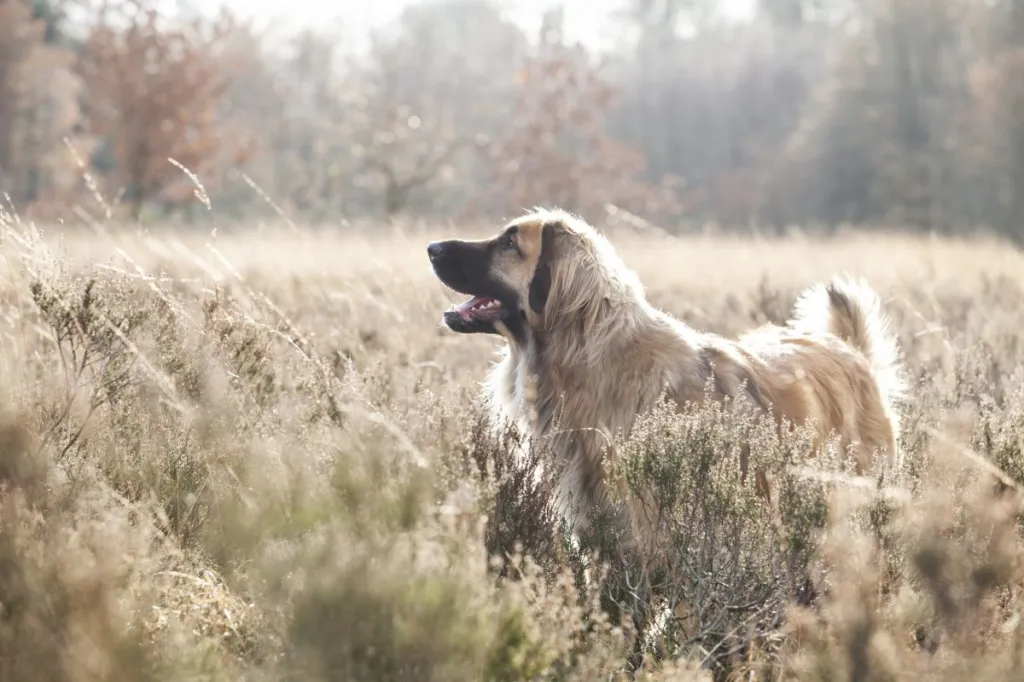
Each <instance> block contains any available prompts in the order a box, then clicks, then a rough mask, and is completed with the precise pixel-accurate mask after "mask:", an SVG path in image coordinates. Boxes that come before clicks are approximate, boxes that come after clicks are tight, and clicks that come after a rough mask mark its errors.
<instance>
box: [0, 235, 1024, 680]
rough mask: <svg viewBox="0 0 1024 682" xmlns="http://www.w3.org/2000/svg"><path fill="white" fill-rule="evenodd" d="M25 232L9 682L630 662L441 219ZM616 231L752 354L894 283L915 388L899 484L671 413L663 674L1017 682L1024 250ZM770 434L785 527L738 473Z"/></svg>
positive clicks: (0, 296)
mask: <svg viewBox="0 0 1024 682" xmlns="http://www.w3.org/2000/svg"><path fill="white" fill-rule="evenodd" d="M0 226H2V233H3V234H2V250H3V255H4V262H3V267H2V268H0V280H2V281H0V314H2V330H0V370H2V372H3V374H2V386H3V393H2V403H0V411H2V420H0V679H3V680H12V681H14V680H32V681H33V682H35V681H37V680H38V681H48V680H53V681H58V680H61V681H63V680H67V681H69V682H70V681H76V682H77V681H79V680H90V681H91V680H118V681H122V680H199V679H202V680H237V679H246V680H291V679H295V680H299V679H301V680H438V681H441V680H443V681H445V682H448V681H458V680H467V681H468V680H495V681H497V680H509V681H511V680H580V681H583V680H586V681H590V680H610V679H625V678H627V677H628V676H629V674H630V673H628V672H627V670H626V668H627V661H628V660H629V659H630V654H631V649H630V637H629V636H628V635H629V634H630V633H629V629H630V627H629V622H630V621H629V620H628V619H625V618H622V617H621V613H620V612H619V610H618V609H617V608H616V600H619V601H621V600H622V599H623V598H626V597H628V592H629V587H628V586H629V584H630V582H629V581H630V576H629V575H628V570H627V569H628V568H629V567H627V566H616V565H614V562H612V563H610V564H607V565H605V564H602V563H601V562H599V561H596V560H595V557H596V556H599V554H598V552H597V550H599V549H601V548H602V543H605V544H606V543H608V542H611V540H610V539H609V538H589V539H588V538H585V539H584V542H583V544H582V546H580V545H576V544H573V543H571V542H568V541H567V540H566V538H565V536H564V534H563V533H562V529H561V527H560V524H559V521H558V519H557V518H556V517H555V516H554V515H553V514H552V513H551V511H550V509H549V507H548V502H549V499H550V489H549V487H548V485H547V484H546V482H545V481H544V480H543V479H540V480H537V479H536V478H535V477H534V476H533V471H534V470H535V469H536V464H537V462H536V461H534V460H535V459H536V458H542V457H543V456H544V452H543V450H542V449H537V450H534V451H532V452H531V453H530V454H528V455H527V456H526V457H525V459H524V458H523V457H521V456H520V455H521V454H522V448H520V447H519V446H520V445H522V442H521V438H520V437H519V436H518V435H517V434H515V433H511V432H507V433H503V434H499V435H495V434H493V433H491V431H490V430H489V429H488V428H487V425H486V424H485V422H484V421H483V415H482V414H481V413H480V409H479V404H480V403H479V400H478V393H477V391H478V382H479V381H480V380H481V379H482V377H483V374H484V371H485V369H486V367H487V363H488V362H489V361H490V359H491V358H492V357H493V353H494V350H495V344H496V340H495V339H492V338H480V337H464V336H457V335H454V334H451V333H449V332H447V331H446V330H444V329H442V328H441V327H440V326H439V319H440V313H441V311H442V310H443V308H444V307H446V306H447V305H448V304H450V303H451V302H452V301H454V300H456V298H457V297H455V296H454V295H452V294H450V293H448V292H446V291H445V290H444V289H443V287H441V285H439V284H438V283H437V282H436V281H435V280H434V278H433V277H432V275H431V273H430V271H429V268H428V265H427V262H426V258H425V253H424V248H423V247H424V245H425V243H426V242H427V241H428V240H429V239H430V238H431V237H434V236H436V234H437V233H438V231H437V230H424V229H413V228H412V227H409V229H405V230H392V229H390V228H389V229H383V228H381V229H380V230H379V231H378V232H377V233H373V232H358V233H356V232H353V233H351V234H348V235H347V236H345V235H341V234H338V233H331V232H327V231H313V230H306V229H301V230H288V229H281V230H276V229H266V230H249V231H242V230H239V231H236V232H232V233H222V234H219V235H217V234H215V235H211V234H206V233H202V234H198V233H194V232H193V233H183V232H178V233H175V232H173V231H170V230H159V229H154V230H150V231H146V232H142V231H138V230H130V229H116V228H115V227H114V226H107V227H106V228H104V229H99V230H96V231H75V230H70V229H62V230H59V229H57V228H55V227H53V228H47V229H46V230H40V229H37V228H36V227H34V226H31V225H26V224H21V223H19V222H18V221H17V220H16V219H15V218H14V217H12V216H5V217H3V218H2V219H0ZM611 236H612V238H613V240H614V242H615V244H616V245H617V246H618V247H619V248H620V249H621V251H622V253H623V255H624V257H625V258H626V260H627V262H629V263H630V264H631V265H632V266H633V267H635V268H636V269H637V270H638V271H639V273H640V274H641V276H642V278H643V280H644V281H645V283H646V285H647V287H648V292H649V296H650V298H651V299H652V300H653V301H654V302H655V303H656V304H657V305H660V306H662V307H664V308H665V309H667V310H669V311H671V312H673V313H675V314H677V315H679V316H680V317H682V318H683V319H685V320H686V321H688V322H690V323H691V324H694V325H696V326H699V327H701V328H704V329H708V330H712V331H716V332H720V333H725V334H733V333H736V332H739V331H741V330H743V329H746V328H749V327H750V326H752V325H755V324H758V323H760V322H763V321H765V320H775V321H780V320H782V319H784V318H785V317H786V315H787V314H788V312H789V308H790V306H791V305H792V303H793V301H794V299H795V296H796V295H797V293H798V292H799V290H800V289H801V288H802V287H803V286H805V285H807V284H809V283H810V282H812V281H814V280H816V279H819V278H822V277H826V276H828V275H830V274H832V273H833V272H836V271H845V272H850V273H856V274H863V275H865V276H867V277H868V278H869V279H870V280H871V281H872V283H873V284H874V285H875V286H876V287H877V288H878V289H879V290H880V291H881V292H882V293H883V295H884V297H885V298H886V301H887V306H888V309H889V311H890V313H891V315H892V317H893V320H894V326H895V328H896V329H897V330H898V332H899V337H900V342H901V344H902V347H903V349H904V353H905V355H906V361H907V365H908V368H909V373H910V380H911V381H910V383H911V391H910V400H909V401H908V403H907V404H906V405H905V406H904V408H903V411H904V415H905V416H904V433H903V437H902V446H903V448H904V450H905V454H906V460H905V463H904V466H903V468H902V470H901V471H900V472H899V473H898V476H897V477H896V478H895V480H892V481H887V487H886V488H885V489H883V490H878V489H877V486H876V485H875V482H874V481H871V480H866V479H858V478H856V477H854V476H852V475H850V474H849V473H848V472H844V471H842V470H841V467H840V466H839V465H838V464H837V463H833V462H827V461H822V460H809V459H808V458H807V455H806V447H805V441H803V440H801V438H800V434H797V435H796V436H794V437H793V438H789V439H787V440H786V441H785V442H778V441H777V440H775V439H774V438H773V436H772V435H771V434H768V433H753V434H751V432H750V429H749V428H748V425H747V424H744V423H743V422H742V420H739V419H738V418H736V417H734V416H733V415H731V414H730V413H729V410H728V409H724V410H718V409H704V410H699V411H691V412H689V413H686V414H682V415H673V414H669V413H655V414H652V415H650V416H649V417H647V418H646V419H644V421H643V422H642V424H641V425H640V428H638V429H637V433H636V434H635V436H634V437H633V439H632V440H631V442H629V443H627V444H625V445H624V452H625V453H626V457H625V459H624V462H623V472H624V474H625V475H626V477H627V480H628V481H629V484H630V486H631V487H632V488H633V489H635V490H639V489H641V488H642V489H644V490H645V491H647V492H648V493H649V494H650V497H651V499H652V500H654V501H655V503H656V504H657V505H659V507H660V510H661V511H662V512H663V513H662V518H663V519H664V526H663V528H664V530H665V533H666V537H668V538H669V539H670V542H668V543H666V545H665V546H664V547H663V548H662V550H663V551H662V554H661V556H660V559H661V562H660V563H659V564H658V570H655V571H653V572H652V575H651V588H652V589H651V590H650V601H649V603H647V605H646V606H648V607H649V608H650V616H651V622H652V623H656V624H657V627H651V628H650V629H649V632H648V633H647V635H648V636H647V638H646V639H645V640H644V642H645V643H644V653H645V654H646V656H645V659H644V663H643V668H642V670H640V671H639V672H637V673H636V677H638V678H640V679H648V680H681V681H682V680H686V681H688V680H698V679H736V680H739V679H743V680H754V679H758V680H769V679H772V680H775V679H779V680H781V679H787V680H789V679H796V680H850V681H854V680H858V681H859V680H903V679H906V680H914V679H918V678H925V679H930V680H950V681H952V680H974V679H984V680H987V681H990V682H991V681H995V680H1011V679H1018V678H1019V677H1020V670H1021V669H1022V668H1021V663H1020V660H1019V659H1020V653H1019V652H1020V650H1021V649H1020V644H1021V642H1022V641H1024V637H1022V630H1021V625H1020V620H1021V609H1022V608H1024V602H1022V597H1021V594H1020V593H1021V585H1022V578H1024V565H1022V559H1024V544H1022V535H1021V531H1022V525H1021V523H1020V521H1021V512H1022V507H1021V486H1022V485H1024V456H1022V454H1021V448H1022V443H1024V370H1022V369H1021V359H1022V356H1024V346H1022V343H1021V341H1020V335H1019V331H1020V329H1021V325H1022V320H1024V287H1022V283H1024V267H1022V266H1024V259H1022V258H1021V256H1020V254H1019V253H1017V252H1015V251H1013V250H1011V249H1008V248H1007V247H1005V246H1003V245H1000V244H998V243H984V242H966V241H965V242H954V241H936V240H925V239H919V238H910V237H903V236H897V235H892V234H888V235H885V234H876V235H874V236H856V235H854V236H848V237H843V238H838V239H835V240H832V241H819V240H812V239H808V238H801V237H799V236H797V235H791V236H788V237H786V238H780V239H762V240H754V239H740V238H725V237H690V238H680V239H669V238H667V237H661V236H653V235H637V234H631V233H627V232H622V231H619V232H613V233H612V234H611ZM740 436H752V437H754V439H755V441H756V442H757V444H758V447H757V448H756V455H757V456H758V457H760V458H761V459H762V461H763V462H764V463H765V465H766V466H769V467H771V468H773V469H774V470H775V471H776V472H777V473H778V475H779V478H780V480H781V481H782V484H783V493H784V494H783V496H782V499H781V524H775V523H773V519H772V518H770V517H769V515H768V514H767V512H766V510H765V509H764V507H763V505H762V503H761V502H760V501H759V499H758V498H757V497H756V496H755V495H753V493H752V491H751V490H749V489H746V488H743V487H742V486H740V485H739V484H738V483H737V466H736V461H735V457H734V456H733V453H734V452H735V448H736V444H737V441H738V437H740ZM531 458H533V459H531ZM624 595H625V597H624ZM673 609H674V611H673ZM667 613H674V615H673V616H672V617H665V614H667Z"/></svg>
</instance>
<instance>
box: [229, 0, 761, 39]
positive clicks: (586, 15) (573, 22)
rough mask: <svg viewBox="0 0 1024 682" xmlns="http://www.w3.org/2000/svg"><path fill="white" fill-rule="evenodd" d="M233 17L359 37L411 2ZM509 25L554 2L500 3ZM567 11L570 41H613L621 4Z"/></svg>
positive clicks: (246, 4) (585, 1) (311, 0)
mask: <svg viewBox="0 0 1024 682" xmlns="http://www.w3.org/2000/svg"><path fill="white" fill-rule="evenodd" d="M222 1H223V2H226V3H227V4H228V5H230V6H231V7H233V8H234V9H235V10H236V11H238V12H240V13H244V14H249V15H251V16H253V17H255V18H257V19H259V20H260V23H264V22H269V23H270V25H271V26H275V25H281V24H284V25H282V28H284V27H285V26H287V27H295V26H301V25H310V26H325V25H327V24H330V23H333V22H337V24H338V27H339V28H343V29H344V30H345V32H346V33H347V34H349V35H352V34H356V35H358V34H360V33H363V32H365V31H366V30H367V29H368V28H370V27H373V26H377V25H380V24H381V23H384V22H386V21H388V20H389V19H393V18H394V17H396V16H398V14H399V13H400V12H401V11H402V8H403V7H405V6H406V5H408V4H411V3H413V2H415V1H416V0H334V2H330V1H329V0H284V1H283V2H282V1H281V0H222ZM753 2H754V0H722V5H723V6H724V5H728V6H729V13H730V14H733V13H736V14H740V15H742V14H745V13H746V12H748V11H749V8H750V7H751V6H752V5H753ZM499 3H500V4H501V5H502V6H503V7H505V8H506V12H507V14H508V16H509V18H510V19H512V20H513V21H516V22H517V23H519V24H521V25H523V26H524V28H527V29H534V28H536V27H537V26H538V25H539V23H540V17H541V15H542V14H543V12H544V11H545V10H546V9H548V8H550V7H552V6H554V5H556V4H558V2H557V0H499ZM561 4H563V5H564V6H565V10H566V26H565V29H566V33H567V34H568V35H567V37H568V38H569V39H570V40H579V41H580V42H582V43H584V44H586V45H588V46H591V47H598V46H601V45H602V44H607V43H608V41H611V40H614V38H615V34H614V32H613V28H612V27H610V26H609V22H608V17H609V15H610V14H611V13H612V12H614V11H615V10H617V9H620V8H621V7H622V6H623V5H624V4H625V3H624V0H562V2H561Z"/></svg>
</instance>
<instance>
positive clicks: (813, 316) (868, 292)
mask: <svg viewBox="0 0 1024 682" xmlns="http://www.w3.org/2000/svg"><path fill="white" fill-rule="evenodd" d="M792 326H793V327H794V328H795V329H797V330H801V331H808V332H818V333H822V332H829V333H832V334H835V335H836V336H838V337H839V338H841V339H842V340H844V341H845V342H847V343H848V344H850V345H851V346H853V347H854V348H856V349H857V350H858V351H860V352H861V353H862V354H863V355H864V357H865V358H867V361H868V364H869V365H870V367H871V373H872V374H873V375H874V377H875V381H876V382H877V383H878V389H879V391H881V393H882V396H883V398H884V399H885V400H886V402H889V401H892V400H898V399H900V398H901V397H903V396H904V393H905V391H906V383H905V379H904V373H903V363H902V361H901V360H900V356H899V345H898V343H897V341H896V336H895V334H893V333H892V332H891V331H890V329H889V319H888V316H887V315H886V314H885V311H884V310H883V309H882V301H881V299H880V298H879V296H878V294H877V293H876V292H875V290H874V289H872V288H871V287H870V286H869V285H868V284H867V283H866V282H864V281H863V280H859V281H851V280H844V279H839V278H835V279H833V280H832V281H830V282H829V283H828V284H818V285H816V286H813V287H811V288H809V289H807V290H806V291H805V292H804V293H803V294H802V295H801V296H800V298H799V299H798V300H797V303H796V309H795V314H794V316H793V321H792Z"/></svg>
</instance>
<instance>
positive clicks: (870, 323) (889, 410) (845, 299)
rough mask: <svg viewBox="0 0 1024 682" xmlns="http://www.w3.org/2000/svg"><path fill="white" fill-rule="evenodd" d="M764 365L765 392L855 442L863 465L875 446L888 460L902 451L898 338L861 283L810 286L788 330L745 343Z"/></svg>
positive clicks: (789, 411) (798, 415)
mask: <svg viewBox="0 0 1024 682" xmlns="http://www.w3.org/2000/svg"><path fill="white" fill-rule="evenodd" d="M739 343H740V345H742V347H743V348H744V349H745V350H747V351H748V352H750V353H751V354H752V355H753V356H754V357H755V358H756V359H757V361H758V364H763V369H764V370H765V371H762V372H757V374H758V375H759V376H758V379H759V380H760V381H761V382H762V383H763V384H764V386H763V387H762V390H764V391H765V392H766V393H767V394H768V395H769V400H770V401H771V402H772V403H773V404H774V405H775V406H776V409H777V410H778V411H779V412H781V413H783V414H786V415H787V416H790V418H792V419H794V420H796V421H801V422H802V421H805V420H806V419H808V418H814V419H816V420H817V421H818V424H819V430H820V431H821V432H822V434H823V435H824V433H826V432H828V431H830V430H834V431H836V432H837V433H838V434H839V436H840V444H841V445H842V446H844V447H846V446H850V445H853V446H854V448H855V452H856V455H857V458H858V464H859V466H860V467H862V468H866V467H868V466H869V464H870V463H869V461H868V460H869V458H870V457H871V454H872V452H873V451H874V450H876V449H878V450H882V451H883V452H884V453H885V455H886V457H887V460H888V462H887V464H888V465H889V466H892V465H893V464H894V463H895V460H896V458H897V457H898V453H897V450H896V440H897V439H898V437H899V417H898V415H897V413H896V410H895V408H894V403H895V401H897V400H898V399H899V398H900V397H902V395H903V392H904V383H903V376H902V374H903V372H902V366H901V363H900V360H899V354H898V350H897V344H896V339H895V337H894V336H893V335H892V334H891V332H890V331H889V329H888V321H887V319H886V316H885V314H884V312H883V311H882V306H881V301H880V300H879V298H878V295H877V294H876V293H875V292H874V291H873V290H872V289H871V288H870V287H868V286H867V285H866V284H864V283H862V282H849V281H844V280H838V279H836V280H833V281H831V282H829V283H828V284H825V285H816V286H814V287H811V288H809V289H808V290H806V291H805V292H804V293H803V294H802V295H801V296H800V298H799V299H798V301H797V304H796V307H795V311H794V316H793V318H792V319H791V320H790V321H789V323H788V324H787V326H785V327H764V328H761V329H758V330H755V331H753V332H751V333H750V334H748V335H746V336H744V337H743V338H742V339H740V341H739Z"/></svg>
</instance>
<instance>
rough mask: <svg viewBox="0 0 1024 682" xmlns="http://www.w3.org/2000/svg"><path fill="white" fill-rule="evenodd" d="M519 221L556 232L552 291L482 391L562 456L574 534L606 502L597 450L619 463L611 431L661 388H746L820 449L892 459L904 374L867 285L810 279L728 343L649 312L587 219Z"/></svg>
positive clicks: (691, 394)
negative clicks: (836, 447) (793, 301)
mask: <svg viewBox="0 0 1024 682" xmlns="http://www.w3.org/2000/svg"><path fill="white" fill-rule="evenodd" d="M515 223H516V224H518V226H519V230H520V234H525V233H529V230H530V229H535V230H543V229H545V227H546V229H553V230H555V232H556V234H557V237H556V238H555V239H554V240H553V246H552V251H553V252H552V253H548V254H546V255H545V257H546V258H547V259H548V262H547V267H549V268H551V272H550V278H551V283H550V290H549V293H548V298H547V305H546V308H545V309H544V311H543V313H542V314H535V313H533V312H527V315H526V317H527V320H528V323H529V324H528V328H529V333H528V334H527V335H526V336H525V338H520V339H515V338H513V337H512V336H511V335H506V336H507V338H508V339H509V344H508V346H507V347H506V348H505V350H504V354H503V358H502V359H501V361H500V362H499V363H498V364H497V366H496V367H495V368H494V369H493V370H492V372H491V375H490V377H489V380H488V383H487V389H488V390H487V392H488V397H489V399H490V400H491V403H492V405H493V406H494V407H495V409H496V412H497V415H498V416H500V417H501V418H503V419H511V420H513V421H515V422H517V423H518V424H519V425H520V427H522V428H524V429H525V430H526V431H527V432H528V433H530V434H531V435H532V436H534V437H539V438H542V439H544V440H545V441H547V443H548V444H549V446H550V447H551V448H552V451H553V452H555V453H558V455H560V456H561V458H562V461H561V462H560V464H561V465H562V466H561V467H560V470H561V472H562V473H561V480H560V492H561V498H560V499H561V500H562V502H563V511H564V512H565V513H566V514H568V516H569V517H570V519H571V520H572V522H573V523H574V525H575V527H576V528H577V529H582V528H585V527H586V519H585V517H586V515H587V513H588V512H589V511H591V510H592V509H593V508H594V507H601V506H602V505H605V504H606V499H607V490H606V488H605V469H604V466H603V463H602V458H603V456H605V455H606V454H607V455H608V456H611V457H614V449H613V448H609V447H608V446H609V445H610V444H611V443H612V442H613V439H614V437H615V436H616V435H623V436H627V437H628V435H629V433H630V431H631V429H632V426H633V423H634V421H635V420H636V418H637V416H638V415H639V414H641V413H642V412H644V411H646V410H648V409H649V408H650V407H652V406H653V405H654V403H655V402H656V401H657V400H658V398H659V397H660V396H662V395H663V394H664V393H666V392H667V395H668V396H669V397H670V398H672V399H673V400H675V401H676V403H678V404H683V403H686V402H698V401H700V400H702V399H704V397H705V395H706V394H705V387H706V386H707V384H708V383H709V381H710V383H711V385H712V386H713V397H714V398H718V399H721V398H725V397H731V398H736V397H738V396H740V395H744V396H746V397H747V398H749V400H750V401H751V402H752V403H753V404H754V405H755V406H756V407H758V408H759V409H761V410H762V411H763V412H764V413H767V414H771V415H773V416H774V417H776V418H777V419H781V418H783V417H785V418H787V419H788V420H790V421H791V422H793V423H795V424H805V423H807V422H808V421H813V422H814V423H815V424H816V426H817V432H818V434H819V439H820V442H821V443H823V442H824V441H825V439H827V438H828V437H829V436H830V435H832V434H834V433H837V434H838V435H839V437H840V444H841V445H842V446H844V447H846V448H849V449H851V450H852V451H853V452H854V455H855V456H856V457H857V460H858V462H859V463H861V465H862V466H864V465H866V464H867V463H868V462H869V461H870V458H871V455H872V454H873V453H874V452H875V451H880V452H882V453H883V454H884V455H885V456H886V457H887V458H888V461H889V462H890V463H891V462H892V458H893V457H894V456H895V455H896V439H897V437H898V432H899V419H898V415H897V413H896V411H895V409H894V407H893V401H894V400H896V399H897V398H898V397H899V395H900V394H901V392H902V386H903V385H902V380H901V378H900V377H901V368H900V364H899V359H898V352H897V346H896V340H895V339H894V338H893V336H892V335H891V334H890V333H889V331H888V328H887V321H886V319H885V316H884V314H883V312H882V310H881V306H880V302H879V300H878V297H877V295H876V294H875V293H874V292H873V291H872V290H871V289H870V288H868V287H867V286H866V285H864V284H863V283H853V282H847V281H844V280H838V279H837V280H834V281H832V282H830V283H829V284H827V285H819V286H816V287H813V288H811V289H809V290H808V291H806V292H805V293H804V294H803V295H802V296H801V297H800V300H799V303H798V305H797V307H796V312H795V315H794V317H793V319H792V321H791V322H790V323H789V324H788V325H786V326H784V327H777V326H766V327H763V328H760V329H757V330H755V331H753V332H751V333H749V334H747V335H745V336H743V337H741V338H740V339H738V340H736V341H731V340H728V339H725V338H722V337H719V336H716V335H712V334H708V333H703V332H700V331H697V330H694V329H692V328H690V327H689V326H687V325H685V324H684V323H682V322H681V321H679V320H677V319H675V318H673V317H671V316H670V315H668V314H667V313H665V312H663V311H661V310H658V309H656V308H654V307H653V306H651V305H650V304H649V303H648V301H647V299H646V297H645V295H644V290H643V287H642V285H641V283H640V281H639V279H638V278H637V276H636V274H635V273H634V272H633V271H631V270H630V269H628V268H627V267H626V266H625V264H624V263H623V262H622V260H621V259H620V258H619V256H618V254H617V253H616V252H615V250H614V248H613V247H612V245H611V244H610V243H609V242H608V241H607V240H606V239H605V238H604V237H603V236H601V235H600V234H598V233H597V232H596V231H595V230H594V229H593V228H592V227H590V226H589V225H587V224H586V223H585V222H583V221H582V220H580V219H579V218H576V217H574V216H571V215H569V214H566V213H563V212H558V211H542V210H540V211H534V212H532V213H530V214H528V215H527V216H525V217H523V218H520V219H519V220H518V221H515ZM744 466H745V462H744ZM635 521H636V519H634V522H635ZM637 530H639V529H637Z"/></svg>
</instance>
